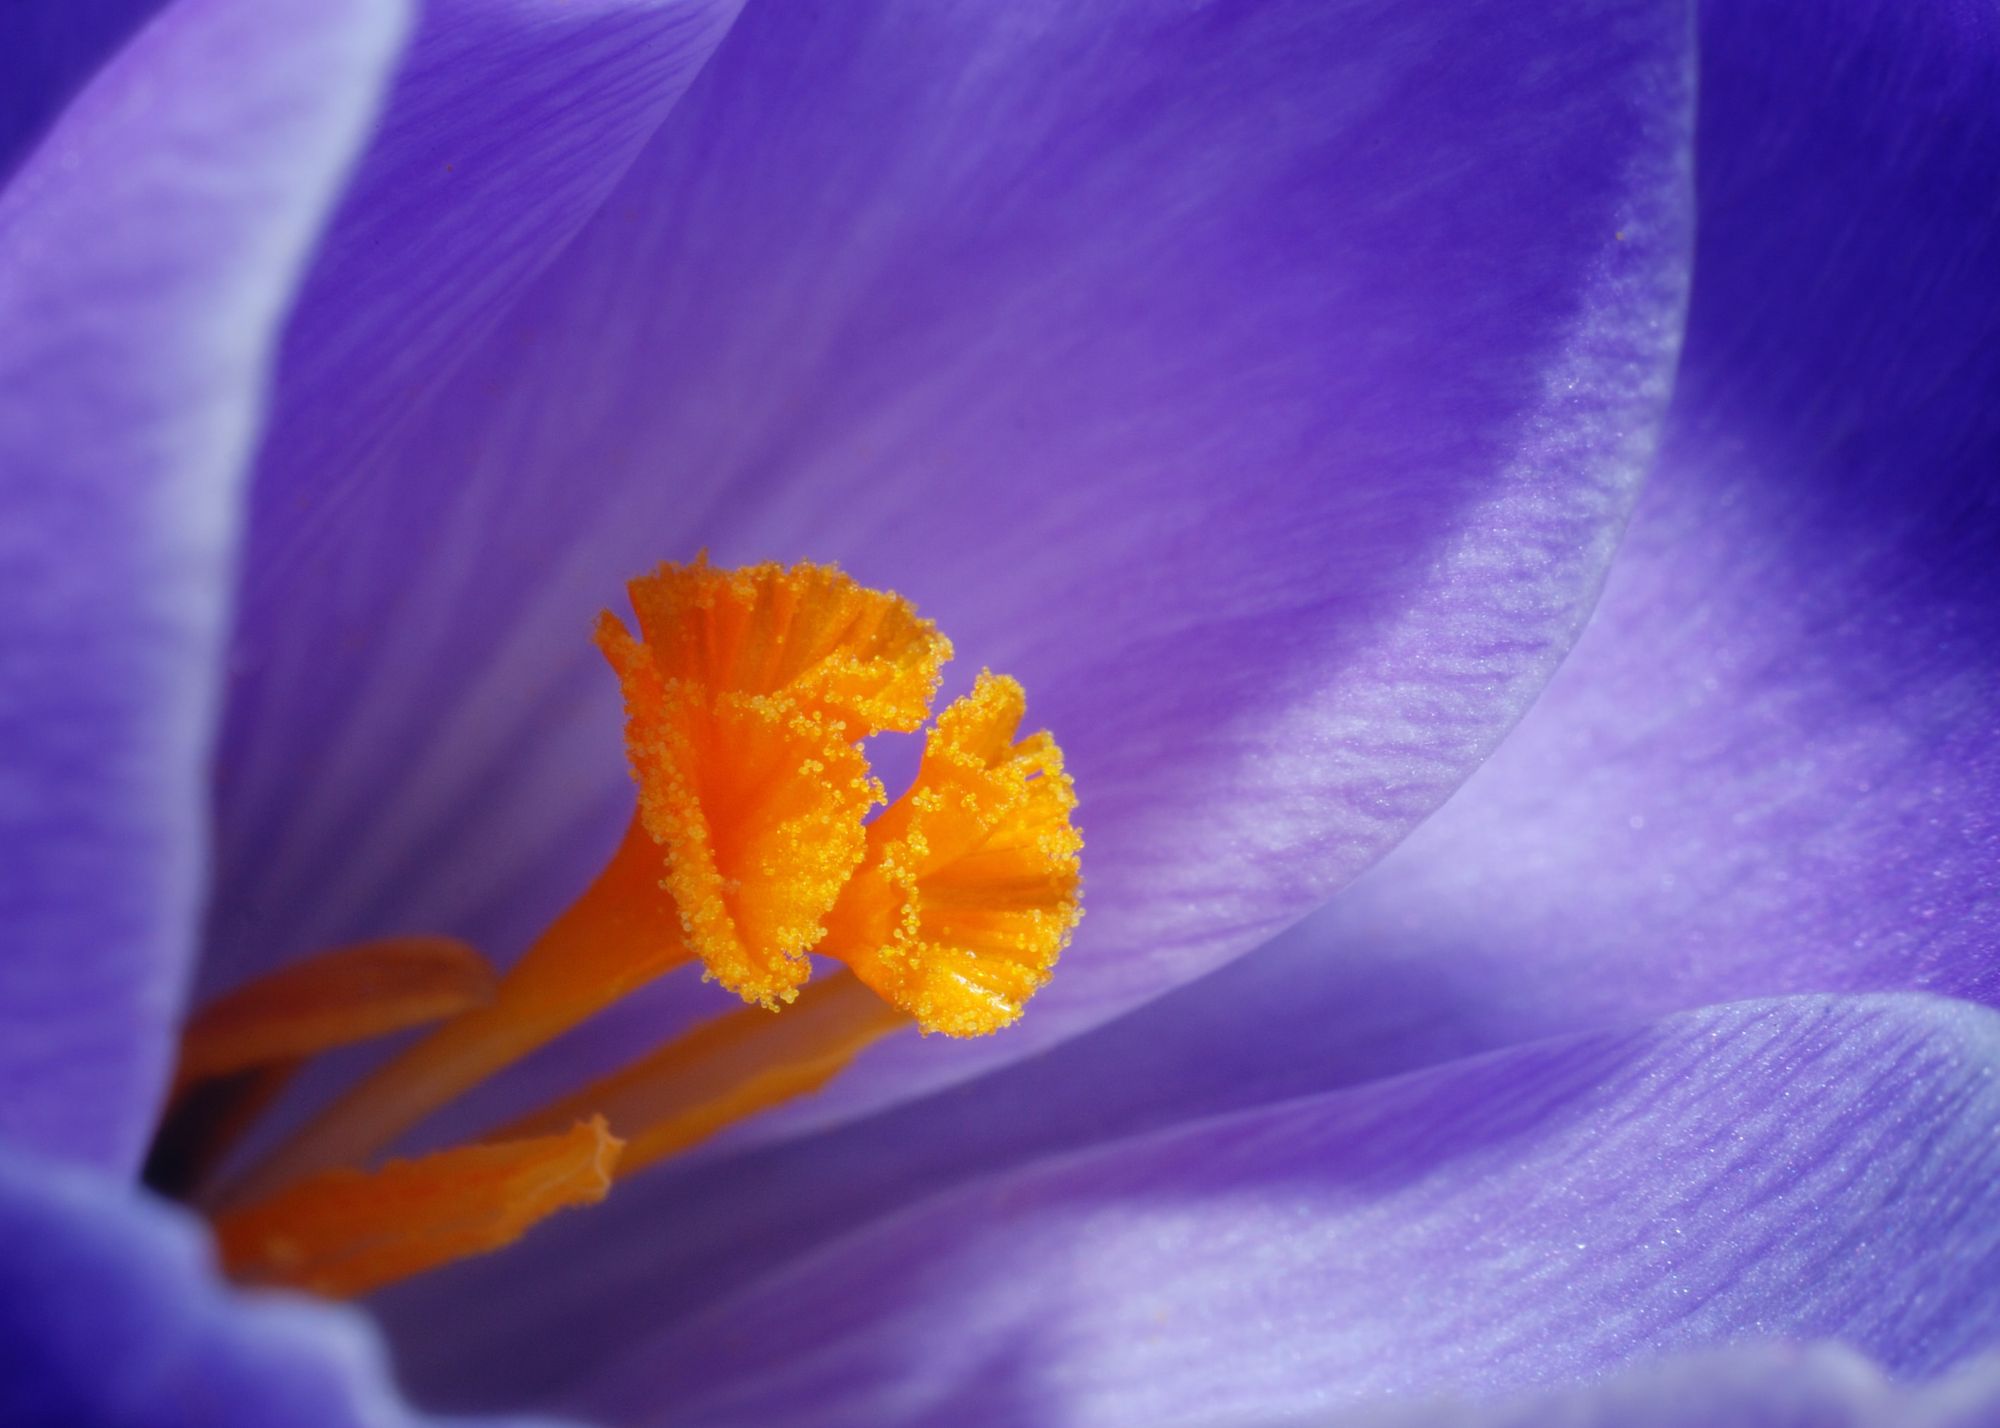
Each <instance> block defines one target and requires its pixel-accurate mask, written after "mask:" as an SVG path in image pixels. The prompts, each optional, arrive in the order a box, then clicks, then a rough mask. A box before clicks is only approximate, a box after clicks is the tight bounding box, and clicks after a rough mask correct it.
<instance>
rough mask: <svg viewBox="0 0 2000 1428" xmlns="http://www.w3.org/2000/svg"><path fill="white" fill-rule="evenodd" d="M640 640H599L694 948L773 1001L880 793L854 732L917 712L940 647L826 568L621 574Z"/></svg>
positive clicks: (645, 809)
mask: <svg viewBox="0 0 2000 1428" xmlns="http://www.w3.org/2000/svg"><path fill="white" fill-rule="evenodd" d="M629 589H630V593H631V597H632V608H633V610H634V611H635V612H636V613H637V615H638V617H639V629H640V632H641V635H642V636H643V638H642V639H634V638H633V637H632V635H631V634H630V633H629V632H628V631H627V630H626V628H625V626H623V625H622V624H620V623H619V622H618V620H617V619H616V618H615V617H614V616H612V615H610V614H606V615H604V616H602V617H601V618H600V620H599V622H598V629H597V642H598V644H599V646H600V647H602V649H603V650H604V654H605V657H606V658H607V659H609V660H610V661H611V667H612V668H613V669H614V670H616V671H617V673H618V682H619V684H620V686H621V687H622V689H623V690H624V694H625V708H626V717H627V725H626V746H627V750H628V752H629V754H630V757H631V761H632V773H633V777H634V778H635V779H636V780H637V782H638V785H639V815H640V818H641V819H642V820H643V821H644V823H645V825H646V829H647V831H648V832H650V833H651V834H652V835H653V839H654V841H655V842H656V843H658V844H659V845H660V847H661V849H662V850H663V851H664V853H665V867H664V870H663V871H664V876H665V879H666V886H667V888H668V889H669V890H670V891H671V892H672V894H673V897H674V900H675V901H676V902H677V903H678V904H679V906H680V910H681V920H682V925H683V927H684V928H685V929H686V932H687V936H688V940H689V942H690V944H691V945H692V946H693V948H694V950H695V951H696V952H697V953H698V954H699V955H700V956H701V959H702V961H703V962H704V963H705V964H706V965H707V967H708V971H709V973H710V975H711V976H713V977H714V978H715V979H716V980H717V981H719V982H721V983H722V984H723V985H724V986H726V987H728V988H729V989H730V990H731V991H733V992H735V993H736V994H737V995H738V996H741V997H742V998H743V999H744V1000H745V1001H751V1002H759V1003H762V1004H763V1005H765V1006H767V1007H776V1006H777V1005H778V1004H779V1003H781V1002H787V1001H790V1000H791V999H792V998H793V997H794V996H796V995H797V994H798V989H799V987H800V986H801V985H802V984H803V983H804V982H805V980H806V978H807V977H808V976H810V975H811V965H810V963H809V962H808V960H807V958H806V950H807V949H808V948H809V947H811V946H812V945H813V944H814V943H815V942H817V941H818V940H819V938H820V937H821V935H822V933H823V928H822V925H821V919H822V918H824V917H825V915H826V912H827V910H828V909H829V908H830V907H832V906H833V902H834V899H835V898H836V897H837V896H838V895H839V893H840V888H841V885H842V884H843V883H844V882H846V880H847V878H848V877H849V875H850V874H851V873H852V872H853V871H854V867H855V865H856V864H857V863H858V862H859V861H860V858H861V853H862V847H863V834H862V827H861V821H862V819H863V817H865V816H866V814H867V812H868V810H869V809H870V808H872V807H874V806H875V805H876V804H877V803H880V802H881V801H882V797H883V795H882V787H881V785H880V784H879V783H877V782H876V781H875V780H874V779H873V778H871V777H869V774H868V764H867V761H866V759H865V758H863V756H862V753H861V747H860V741H861V740H862V739H863V738H866V737H867V736H868V735H870V734H875V733H879V732H881V731H883V730H902V731H908V730H912V729H915V728H916V727H917V726H918V725H920V724H921V723H922V722H923V719H924V715H925V714H926V713H927V712H928V711H929V708H930V701H931V699H932V697H933V696H934V694H935V693H936V690H937V683H938V674H939V670H940V668H941V667H942V666H943V664H944V662H945V660H947V659H949V658H950V657H951V645H950V643H949V642H948V641H947V640H946V639H945V638H944V637H943V636H942V635H940V634H939V633H938V632H937V629H936V627H935V626H933V625H932V624H930V622H929V621H926V620H920V619H918V618H917V616H916V612H915V611H914V610H912V609H911V608H910V606H909V605H908V603H907V602H905V601H903V600H900V599H898V598H897V597H896V596H894V595H887V594H883V593H881V592H879V591H874V590H868V589H865V588H863V587H862V586H860V585H857V584H856V583H855V582H854V581H853V580H851V579H849V578H848V577H847V576H846V575H843V574H842V573H841V572H840V571H838V570H836V569H834V568H832V567H830V566H818V565H795V566H792V567H789V568H786V567H781V566H777V565H759V566H753V567H751V568H749V569H746V570H736V571H726V570H717V569H715V568H714V567H712V566H710V565H709V564H708V563H707V561H706V560H697V561H696V562H695V563H694V564H693V565H688V566H675V565H663V566H661V567H660V568H659V570H657V571H656V572H654V573H653V574H652V575H649V576H644V577H642V578H640V579H638V580H635V581H633V582H632V583H631V586H630V587H629Z"/></svg>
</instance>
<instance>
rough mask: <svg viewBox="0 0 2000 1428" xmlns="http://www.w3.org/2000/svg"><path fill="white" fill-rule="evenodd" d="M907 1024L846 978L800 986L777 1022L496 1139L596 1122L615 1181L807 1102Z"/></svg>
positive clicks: (717, 1031)
mask: <svg viewBox="0 0 2000 1428" xmlns="http://www.w3.org/2000/svg"><path fill="white" fill-rule="evenodd" d="M909 1024H910V1019H909V1018H908V1017H907V1016H905V1015H904V1014H903V1013H902V1012H900V1011H898V1010H897V1009H896V1008H895V1007H893V1006H890V1005H889V1004H888V1003H886V1002H884V1001H883V1000H882V999H881V998H880V997H878V996H877V995H875V993H874V992H873V991H871V990H870V989H869V988H867V987H866V986H864V985H862V984H861V983H860V982H859V981H857V980H855V978H854V977H852V976H849V975H846V974H841V975H837V976H832V977H827V978H824V979H823V980H820V981H816V982H814V983H812V984H811V985H810V986H808V987H807V988H806V989H805V991H804V992H802V993H801V994H800V995H799V998H798V1000H797V1001H796V1002H794V1003H793V1004H792V1006H791V1007H790V1008H789V1009H787V1011H786V1012H785V1014H784V1015H783V1016H778V1017H772V1016H765V1015H763V1014H762V1013H760V1012H758V1011H756V1010H748V1009H746V1010H744V1011H739V1012H736V1013H734V1014H732V1015H730V1016H725V1017H721V1018H718V1019H717V1020H715V1021H711V1022H708V1023H706V1024H705V1025H702V1026H699V1027H697V1028H696V1029H695V1030H694V1031H692V1032H690V1033H688V1035H686V1036H684V1037H681V1038H680V1039H679V1040H677V1041H670V1042H668V1043H667V1044H666V1045H665V1046H662V1047H661V1048H660V1049H659V1050H657V1051H655V1052H653V1053H651V1054H650V1055H648V1056H645V1057H642V1058H640V1059H639V1060H637V1061H635V1062H633V1063H632V1064H631V1065H629V1066H626V1067H625V1068H623V1069H622V1070H619V1071H616V1072H614V1073H612V1074H611V1075H609V1076H606V1077H605V1078H603V1079H602V1080H600V1081H596V1082H593V1083H592V1084H590V1085H589V1086H586V1087H585V1088H584V1089H583V1090H581V1091H578V1092H576V1093H575V1094H574V1095H571V1096H566V1097H564V1098H563V1099H562V1100H560V1101H557V1102H556V1103H555V1104H553V1105H550V1106H547V1107H545V1108H544V1109H542V1110H540V1111H537V1112H535V1113H534V1114H533V1115H529V1116H524V1117H523V1118H521V1119H520V1120H518V1121H515V1122H514V1123H513V1124H511V1125H509V1126H507V1127H506V1128H505V1129H503V1130H501V1131H500V1132H498V1133H497V1137H496V1138H511V1137H514V1136H526V1135H541V1134H545V1133H546V1132H547V1131H549V1130H551V1129H553V1128H555V1127H558V1126H564V1125H568V1124H569V1123H571V1122H572V1121H574V1120H575V1119H576V1118H577V1117H579V1116H584V1115H590V1114H593V1113H595V1114H601V1115H603V1116H604V1117H605V1118H606V1119H608V1120H609V1121H610V1122H611V1125H612V1127H613V1128H614V1129H615V1130H616V1131H617V1132H618V1133H619V1134H620V1135H622V1136H624V1137H625V1153H624V1155H622V1156H621V1157H620V1158H619V1161H618V1173H619V1174H620V1175H630V1174H632V1173H633V1172H635V1171H639V1170H643V1169H645V1168H646V1167H647V1166H649V1165H652V1164H655V1163H656V1162H658V1161H661V1160H664V1159H666V1158H667V1157H668V1156H671V1155H677V1154H679V1153H680V1152H681V1151H683V1150H686V1149H688V1148H689V1147H690V1146H693V1145H696V1144H699V1143H700V1142H701V1141H704V1140H706V1139H708V1138H709V1137H710V1136H712V1135H715V1134H716V1133H718V1132H720V1131H723V1130H726V1129H728V1128H729V1127H730V1126H732V1125H735V1124H736V1123H737V1122H739V1121H743V1120H747V1119H749V1118H750V1117H751V1116H753V1115H756V1114H758V1113H759V1112H761V1111H767V1110H769V1109H771V1108H772V1107H773V1106H777V1105H780V1104H782V1103H784V1102H786V1101H790V1100H796V1099H797V1098H799V1097H801V1096H805V1095H810V1094H811V1093H812V1092H814V1091H817V1090H818V1089H819V1088H820V1087H821V1086H823V1085H825V1084H826V1083H827V1082H828V1081H830V1080H832V1079H833V1077H834V1076H836V1075H837V1074H839V1072H840V1071H841V1070H842V1069H844V1068H845V1067H846V1066H847V1064H848V1063H849V1062H850V1061H852V1060H853V1059H854V1058H855V1057H856V1056H858V1055H859V1054H860V1053H861V1052H862V1051H863V1050H865V1049H866V1048H867V1047H869V1046H871V1045H873V1044H874V1043H875V1042H876V1041H878V1040H880V1039H881V1038H882V1037H883V1036H886V1035H887V1034H888V1033H890V1032H892V1031H895V1030H896V1029H897V1028H899V1027H904V1026H908V1025H909Z"/></svg>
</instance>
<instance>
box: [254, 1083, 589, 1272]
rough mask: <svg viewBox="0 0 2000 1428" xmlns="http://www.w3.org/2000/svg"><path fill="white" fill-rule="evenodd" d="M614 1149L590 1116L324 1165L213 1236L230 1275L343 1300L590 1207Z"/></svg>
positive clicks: (484, 1250) (485, 1249)
mask: <svg viewBox="0 0 2000 1428" xmlns="http://www.w3.org/2000/svg"><path fill="white" fill-rule="evenodd" d="M619 1147H620V1142H619V1141H618V1140H617V1138H616V1137H614V1136H613V1135H611V1133H610V1132H609V1131H608V1130H607V1129H606V1128H605V1125H604V1122H603V1120H602V1119H601V1118H600V1119H595V1120H592V1121H589V1122H587V1123H581V1124H578V1125H576V1126H574V1127H572V1128H571V1129H570V1130H569V1131H568V1132H567V1133H565V1134H560V1135H552V1136H542V1137H538V1138H536V1139H533V1140H520V1141H509V1142H506V1143H503V1144H498V1145H474V1146H463V1147H461V1148H459V1149H457V1150H447V1151H442V1152H440V1153H438V1154H436V1155H427V1156H425V1157H423V1158H422V1159H420V1160H396V1161H391V1162H390V1163H389V1164H387V1165H385V1166H383V1167H382V1168H381V1169H380V1170H377V1171H374V1172H373V1173H366V1172H363V1171H359V1170H330V1171H327V1172H325V1173H324V1174H321V1175H316V1176H314V1177H312V1178H311V1179H309V1180H303V1181H301V1182H299V1183H298V1184H296V1185H294V1186H292V1187H291V1188H290V1189H289V1190H286V1191H284V1192H283V1193H281V1194H279V1195H277V1196H275V1197H274V1198H272V1199H270V1200H266V1201H264V1202H262V1203H261V1204H256V1205H252V1206H250V1207H249V1208H247V1209H243V1210H238V1211H235V1212H233V1213H230V1214H227V1215H224V1216H222V1217H221V1218H220V1219H218V1220H217V1221H216V1223H215V1234H216V1241H217V1244H218V1245H219V1247H220V1249H221V1251H222V1262H223V1267H224V1268H225V1269H226V1270H227V1271H228V1273H229V1275H230V1276H231V1277H232V1278H234V1279H236V1280H238V1281H240V1282H243V1283H246V1284H259V1285H286V1286H290V1287H293V1288H299V1289H310V1290H312V1291H313V1292H315V1293H318V1294H324V1295H328V1296H331V1297H334V1298H349V1297H352V1296H355V1295H359V1294H366V1293H368V1292H369V1291H371V1290H375V1289H379V1288H381V1287H382V1286H383V1285H386V1284H393V1283H394V1282H395V1281H397V1280H399V1279H406V1278H408V1277H409V1276H410V1275H413V1274H420V1273H422V1272H423V1271H425V1270H427V1269H435V1268H437V1267H438V1266H439V1265H442V1264H449V1263H450V1262H452V1261H453V1260H458V1259H464V1258H466V1257H467V1256H469V1255H476V1254H484V1253H487V1252H488V1251H491V1250H496V1249H499V1248H501V1247H502V1246H505V1245H509V1244H512V1243H513V1242H514V1241H515V1240H517V1239H519V1238H520V1237H521V1236H522V1235H523V1234H525V1233H526V1232H527V1231H528V1230H529V1229H530V1228H531V1227H532V1226H534V1225H535V1224H536V1223H537V1222H539V1221H541V1220H544V1219H546V1218H548V1216H550V1215H552V1214H554V1213H555V1212H556V1211H558V1210H561V1209H565V1208H567V1207H568V1206H571V1205H594V1204H596V1203H597V1202H598V1201H599V1200H602V1199H603V1198H604V1195H605V1192H606V1191H608V1190H609V1189H610V1188H611V1173H612V1169H613V1167H614V1166H615V1165H616V1164H617V1161H618V1152H619Z"/></svg>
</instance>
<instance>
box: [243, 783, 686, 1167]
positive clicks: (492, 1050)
mask: <svg viewBox="0 0 2000 1428" xmlns="http://www.w3.org/2000/svg"><path fill="white" fill-rule="evenodd" d="M659 880H660V869H659V850H658V849H657V848H656V847H654V845H653V841H652V839H651V838H650V837H648V836H647V834H646V832H645V830H644V829H643V828H641V827H640V826H639V824H638V822H637V820H636V819H635V820H634V821H633V822H632V824H631V825H630V826H628V827H627V829H626V830H625V836H624V838H623V839H622V840H621V841H620V843H619V845H618V850H617V851H616V852H615V853H613V854H612V855H611V861H610V862H609V863H607V864H605V866H604V870H603V871H602V872H600V873H599V874H598V875H597V877H596V879H595V880H594V881H593V882H592V883H591V885H590V886H589V887H588V888H586V889H584V891H583V894H582V896H580V897H579V898H577V900H576V901H575V902H573V903H571V904H570V905H569V908H568V909H567V910H566V911H565V912H564V913H563V914H562V915H561V916H560V917H558V918H557V919H556V920H555V921H554V922H553V923H551V924H549V928H548V930H547V931H546V932H544V933H543V934H542V935H541V937H540V938H539V939H537V941H536V942H535V945H534V946H532V947H530V948H529V949H528V951H527V952H526V953H525V954H524V955H523V956H522V958H521V960H520V961H519V962H517V963H515V964H514V966H513V967H512V968H511V969H510V970H509V971H508V972H507V974H506V976H505V977H503V978H502V979H501V981H500V985H499V987H498V988H497V989H496V990H495V992H494V995H493V998H492V1000H491V1001H489V1002H487V1003H486V1004H485V1005H483V1006H478V1007H474V1008H472V1009H471V1010H469V1011H467V1012H465V1013H463V1014H462V1015H460V1016H457V1017H455V1018H453V1019H452V1020H451V1021H448V1022H446V1023H445V1024H444V1025H443V1026H440V1027H439V1028H438V1029H437V1030H436V1031H434V1032H432V1033H431V1034H430V1035H429V1036H427V1037H425V1038H424V1039H423V1040H422V1041H419V1042H417V1043H416V1044H415V1045H414V1046H411V1047H409V1048H408V1049H407V1050H405V1051H403V1052H402V1053H401V1054H400V1055H398V1056H396V1057H395V1058H393V1059H392V1060H390V1061H388V1062H386V1063H385V1064H383V1065H382V1066H380V1067H378V1068H377V1069H376V1070H375V1071H374V1072H372V1073H371V1074H370V1075H368V1076H366V1077H364V1078H363V1079H362V1080H361V1081H360V1082H358V1083H357V1084H356V1085H354V1086H353V1087H351V1088H349V1090H348V1091H347V1092H346V1094H344V1095H343V1096H341V1097H340V1099H339V1100H337V1101H335V1102H334V1103H333V1104H332V1105H330V1106H328V1107H327V1108H326V1109H325V1110H324V1111H322V1112H321V1113H320V1114H319V1115H318V1116H317V1117H315V1118H314V1119H313V1120H312V1121H311V1122H310V1123H308V1124H307V1125H306V1126H304V1127H302V1128H301V1129H300V1130H299V1131H298V1132H297V1133H295V1134H294V1135H293V1136H292V1137H291V1138H290V1139H289V1140H287V1141H286V1142H285V1143H284V1144H283V1145H281V1146H280V1147H279V1148H278V1149H277V1150H275V1151H273V1152H272V1154H271V1155H270V1157H269V1158H268V1159H266V1160H265V1161H264V1162H263V1164H261V1165H260V1166H258V1167H257V1168H256V1169H255V1170H253V1171H252V1172H251V1173H250V1174H249V1175H248V1176H246V1177H245V1178H244V1179H243V1180H242V1181H241V1182H239V1183H238V1184H236V1185H233V1186H230V1187H227V1188H226V1189H225V1190H224V1191H223V1193H222V1196H221V1197H220V1203H222V1204H225V1205H239V1204H243V1203H245V1202H246V1201H251V1200H260V1199H264V1198H266V1197H268V1196H269V1195H271V1194H273V1193H274V1192H276V1191H277V1190H278V1189H279V1188H280V1187H281V1186H284V1185H286V1184H289V1183H290V1182H292V1181H294V1180H298V1179H300V1178H301V1177H303V1176H306V1175H310V1174H313V1173H314V1172H316V1171H321V1170H328V1169H332V1168H333V1167H335V1166H341V1165H360V1164H363V1163H364V1162H366V1161H367V1160H368V1158H369V1157H370V1156H372V1155H374V1154H375V1153H376V1152H377V1151H379V1150H381V1149H382V1148H383V1147H385V1146H387V1145H388V1144H389V1143H390V1142H391V1141H393V1140H394V1139H395V1138H396V1137H397V1136H399V1135H401V1134H402V1133H403V1132H404V1131H406V1130H408V1129H409V1128H410V1127H411V1126H414V1125H415V1124H417V1122H419V1121H421V1120H422V1119H424V1117H426V1116H428V1115H429V1114H430V1113H431V1112H432V1111H435V1110H436V1109H438V1107H440V1106H442V1105H445V1104H446V1103H447V1102H449V1101H451V1100H453V1099H454V1098H456V1097H457V1096H459V1095H461V1094H462V1093H464V1092H465V1091H468V1090H470V1089H471V1088H472V1087H474V1086H476V1085H478V1084H479V1083H480V1082H481V1081H484V1080H485V1079H486V1078H487V1077H489V1076H491V1075H493V1074H494V1073H495V1072H496V1071H500V1070H502V1069H504V1068H505V1067H507V1066H511V1065H512V1064H513V1063H514V1062H516V1061H518V1060H519V1059H520V1058H521V1057H523V1056H525V1055H527V1054H528V1053H529V1052H531V1051H533V1050H535V1049H536V1048H538V1047H540V1046H543V1045H545V1044H547V1043H548V1042H550V1041H552V1040H554V1039H555V1038H556V1037H558V1036H560V1035H561V1034H562V1033H563V1032H565V1031H567V1030H569V1029H570V1028H571V1027H573V1026H575V1025H576V1024H577V1023H578V1022H580V1021H583V1020H584V1019H585V1018H587V1017H589V1016H590V1015H591V1014H592V1013H594V1012H598V1011H601V1010H603V1009H604V1008H605V1007H607V1006H609V1005H611V1003H613V1002H615V1001H617V1000H618V999H619V998H620V997H623V996H625V995H627V994H628V993H630V992H632V991H635V990H637V989H638V988H639V987H642V986H644V985H645V984H646V983H648V982H650V981H652V980H653V979H654V978H656V977H658V976H660V975H661V974H662V973H665V972H668V971H671V970H672V969H673V968H675V967H678V966H681V965H683V964H685V963H686V962H687V961H688V960H689V953H688V950H687V945H686V943H685V942H684V941H683V940H682V938H681V930H680V916H679V913H678V911H677V910H676V909H675V907H674V904H673V900H672V899H671V898H670V897H668V895H667V894H666V892H665V891H663V890H662V889H661V887H660V885H659Z"/></svg>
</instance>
